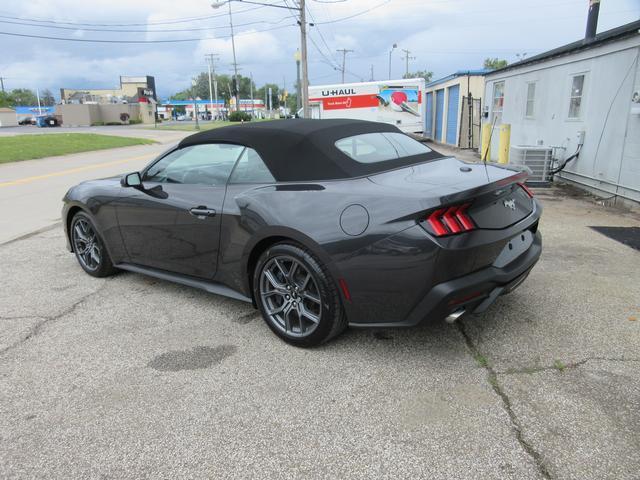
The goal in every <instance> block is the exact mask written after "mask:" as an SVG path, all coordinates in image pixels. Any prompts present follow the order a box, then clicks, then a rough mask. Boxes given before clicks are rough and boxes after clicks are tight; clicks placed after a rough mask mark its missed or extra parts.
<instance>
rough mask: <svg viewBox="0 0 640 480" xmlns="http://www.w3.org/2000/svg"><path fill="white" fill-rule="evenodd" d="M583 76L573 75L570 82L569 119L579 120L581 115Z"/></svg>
mask: <svg viewBox="0 0 640 480" xmlns="http://www.w3.org/2000/svg"><path fill="white" fill-rule="evenodd" d="M584 78H585V75H584V74H583V73H581V74H580V75H574V76H573V78H572V80H571V97H570V98H569V118H580V117H581V114H582V94H583V93H584Z"/></svg>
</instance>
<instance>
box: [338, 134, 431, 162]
mask: <svg viewBox="0 0 640 480" xmlns="http://www.w3.org/2000/svg"><path fill="white" fill-rule="evenodd" d="M335 145H336V147H337V148H338V149H339V150H340V151H341V152H342V153H344V154H345V155H348V156H349V157H351V158H352V159H354V160H355V161H356V162H360V163H377V162H385V161H387V160H395V159H398V158H403V157H410V156H412V155H421V154H425V153H430V152H431V151H432V150H431V149H430V148H429V147H427V146H426V145H424V144H423V143H420V142H418V141H417V140H414V139H413V138H411V137H409V136H408V135H405V134H403V133H396V132H379V133H365V134H362V135H354V136H352V137H346V138H341V139H340V140H338V141H337V142H335Z"/></svg>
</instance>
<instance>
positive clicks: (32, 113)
mask: <svg viewBox="0 0 640 480" xmlns="http://www.w3.org/2000/svg"><path fill="white" fill-rule="evenodd" d="M15 108H16V115H17V116H18V120H22V119H24V118H32V117H39V116H40V115H53V114H54V113H55V111H56V107H42V106H41V107H39V106H37V105H29V106H24V107H15Z"/></svg>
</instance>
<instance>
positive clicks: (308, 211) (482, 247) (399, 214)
mask: <svg viewBox="0 0 640 480" xmlns="http://www.w3.org/2000/svg"><path fill="white" fill-rule="evenodd" d="M525 178H526V174H525V173H524V172H521V171H518V170H513V169H510V168H506V167H501V166H496V165H483V164H470V163H464V162H462V161H460V160H457V159H455V158H452V157H445V156H442V155H441V154H439V153H437V152H435V151H433V150H431V149H430V148H429V147H427V146H426V145H424V144H423V143H421V142H418V141H416V140H414V139H413V138H411V137H409V136H407V135H404V134H403V133H401V132H400V131H399V130H398V129H397V128H396V127H394V126H392V125H388V124H383V123H373V122H364V121H355V120H301V119H298V120H280V121H272V122H261V123H248V124H242V125H238V126H230V127H224V128H219V129H215V130H209V131H206V132H201V133H197V134H195V135H192V136H190V137H187V138H185V139H184V140H182V141H181V142H180V143H179V144H178V145H177V146H176V147H175V148H172V149H171V150H169V151H167V152H165V153H164V154H162V155H161V156H159V157H158V158H157V159H156V160H154V161H153V162H151V164H150V165H149V166H147V167H146V168H145V169H144V170H143V171H141V172H133V173H129V174H127V175H124V176H123V177H122V178H107V179H103V180H94V181H88V182H84V183H81V184H80V185H77V186H75V187H73V188H72V189H71V190H69V192H68V193H67V195H66V196H65V198H64V202H65V204H64V209H63V213H62V216H63V220H64V225H65V228H66V232H67V239H68V247H69V249H70V250H71V251H73V252H75V255H76V257H77V259H78V262H79V263H80V266H81V267H82V268H83V269H84V270H85V271H86V272H87V273H88V274H90V275H93V276H97V277H102V276H106V275H110V274H112V273H114V272H115V271H117V270H118V269H123V270H130V271H133V272H138V273H143V274H147V275H151V276H154V277H157V278H161V279H165V280H171V281H174V282H178V283H182V284H185V285H190V286H194V287H198V288H202V289H205V290H207V291H209V292H212V293H217V294H221V295H226V296H229V297H233V298H236V299H240V300H244V301H246V302H251V303H253V304H254V305H255V306H256V307H257V308H259V309H260V311H261V312H262V315H263V317H264V319H265V321H266V322H267V325H268V326H269V327H270V328H271V329H272V330H273V331H274V332H275V333H276V334H277V335H279V336H280V337H281V338H283V339H284V340H286V341H288V342H290V343H292V344H295V345H301V346H310V345H316V344H319V343H321V342H324V341H326V340H328V339H330V338H332V337H334V336H335V335H337V334H339V333H340V332H341V331H343V330H344V329H345V328H346V327H347V325H350V326H359V327H360V326H364V327H395V326H411V325H416V324H417V323H419V322H421V321H423V320H424V319H427V318H429V319H433V320H443V319H446V320H447V321H450V322H452V321H454V320H455V319H456V318H458V317H459V316H461V315H463V314H465V313H480V312H483V311H484V310H485V309H486V308H487V307H488V306H489V305H491V304H492V303H493V302H494V301H495V299H496V298H497V297H498V296H499V295H502V294H504V293H508V292H510V291H511V290H513V289H514V288H516V287H517V286H518V285H519V284H520V283H521V282H522V281H523V280H524V279H525V278H526V276H527V275H528V274H529V272H530V270H531V268H532V267H533V266H534V265H535V263H536V262H537V260H538V258H539V256H540V252H541V237H540V233H539V232H538V220H539V218H540V213H541V209H540V205H539V204H538V202H537V201H536V200H535V199H534V198H533V195H532V193H531V192H530V191H529V190H528V189H527V187H525V186H524V184H523V182H524V180H525Z"/></svg>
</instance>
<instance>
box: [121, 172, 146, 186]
mask: <svg viewBox="0 0 640 480" xmlns="http://www.w3.org/2000/svg"><path fill="white" fill-rule="evenodd" d="M120 185H122V186H123V187H139V186H140V185H142V177H140V173H138V172H133V173H127V174H126V175H124V176H123V177H122V179H121V180H120Z"/></svg>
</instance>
